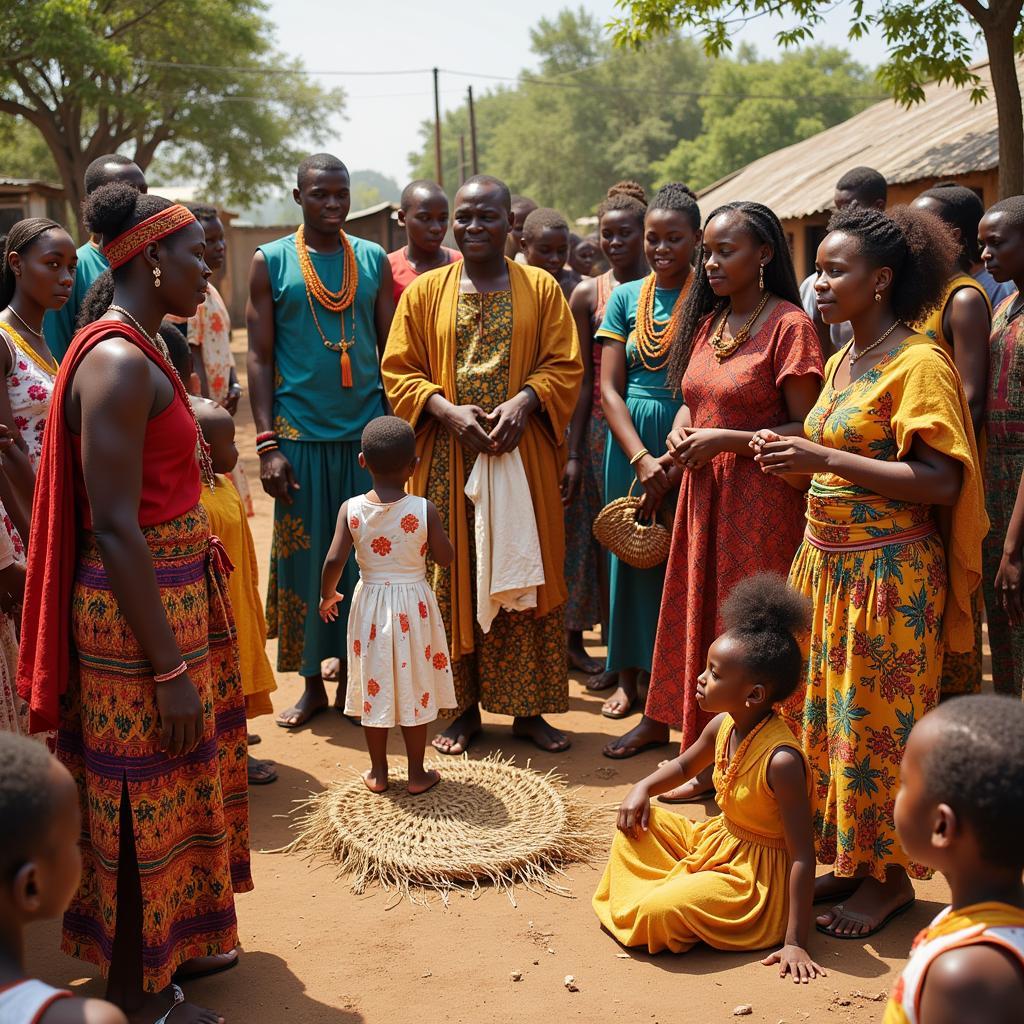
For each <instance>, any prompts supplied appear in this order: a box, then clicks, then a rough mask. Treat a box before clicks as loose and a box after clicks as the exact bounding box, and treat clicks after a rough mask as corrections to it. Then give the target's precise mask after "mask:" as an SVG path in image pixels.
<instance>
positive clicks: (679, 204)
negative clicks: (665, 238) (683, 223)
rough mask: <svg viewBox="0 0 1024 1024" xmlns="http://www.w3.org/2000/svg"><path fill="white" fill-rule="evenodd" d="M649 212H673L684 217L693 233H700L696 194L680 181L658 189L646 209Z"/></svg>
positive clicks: (671, 182)
mask: <svg viewBox="0 0 1024 1024" xmlns="http://www.w3.org/2000/svg"><path fill="white" fill-rule="evenodd" d="M647 210H648V212H649V211H651V210H675V211H676V213H681V214H683V216H685V217H686V218H687V219H688V220H689V221H690V224H691V225H692V226H693V230H694V231H700V207H699V206H698V205H697V193H696V192H694V191H693V189H692V188H690V187H689V185H684V184H683V183H682V182H681V181H670V182H669V183H668V184H667V185H662V187H661V188H660V189H658V193H657V195H655V197H654V198H653V199H652V200H651V202H650V204H649V205H648V207H647Z"/></svg>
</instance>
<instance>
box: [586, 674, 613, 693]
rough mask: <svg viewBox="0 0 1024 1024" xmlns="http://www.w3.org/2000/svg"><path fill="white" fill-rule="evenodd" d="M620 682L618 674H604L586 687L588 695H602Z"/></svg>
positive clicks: (596, 677) (592, 680)
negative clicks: (602, 692)
mask: <svg viewBox="0 0 1024 1024" xmlns="http://www.w3.org/2000/svg"><path fill="white" fill-rule="evenodd" d="M618 681H619V673H618V672H602V673H601V674H600V675H599V676H595V677H594V678H593V679H591V680H590V681H589V682H587V684H586V685H585V686H584V689H585V690H586V691H587V693H600V692H601V691H602V690H607V689H608V688H609V687H611V686H614V685H615V684H616V683H617V682H618Z"/></svg>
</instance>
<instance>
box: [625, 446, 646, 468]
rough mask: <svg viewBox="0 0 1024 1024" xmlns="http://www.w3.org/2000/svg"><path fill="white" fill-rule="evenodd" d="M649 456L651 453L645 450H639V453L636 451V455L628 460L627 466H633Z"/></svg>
mask: <svg viewBox="0 0 1024 1024" xmlns="http://www.w3.org/2000/svg"><path fill="white" fill-rule="evenodd" d="M650 454H651V453H650V452H649V451H648V450H647V449H646V448H641V449H640V451H638V452H637V453H636V455H634V456H633V458H631V459H630V460H629V464H630V465H631V466H635V465H636V464H637V463H638V462H639V461H640V460H641V459H642V458H643V457H644V456H645V455H650Z"/></svg>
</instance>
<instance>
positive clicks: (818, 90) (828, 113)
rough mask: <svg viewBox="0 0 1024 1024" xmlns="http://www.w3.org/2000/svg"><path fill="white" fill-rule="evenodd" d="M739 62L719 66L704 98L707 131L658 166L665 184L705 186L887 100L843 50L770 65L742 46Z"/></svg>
mask: <svg viewBox="0 0 1024 1024" xmlns="http://www.w3.org/2000/svg"><path fill="white" fill-rule="evenodd" d="M737 56H738V59H737V60H735V61H732V60H717V61H715V62H714V63H713V64H712V65H711V69H710V72H709V74H708V76H707V78H706V79H705V83H706V87H707V91H708V95H706V96H704V97H702V98H701V100H700V106H701V110H702V111H703V114H704V121H703V124H704V128H703V130H702V131H701V133H700V134H699V135H698V136H697V137H696V138H693V139H682V140H680V142H679V143H678V144H677V145H676V146H675V148H674V149H672V151H671V152H670V153H669V154H668V155H667V156H666V157H665V158H664V159H662V160H660V161H658V162H657V163H656V164H655V171H656V173H657V175H658V177H659V179H660V181H661V182H665V181H685V182H687V184H689V185H690V186H691V187H692V188H695V189H697V188H703V187H705V186H706V185H710V184H711V183H712V182H714V181H717V180H718V179H719V178H722V177H724V176H725V175H726V174H729V173H730V172H731V171H734V170H736V169H737V168H739V167H743V166H744V165H745V164H748V163H750V162H751V161H752V160H756V159H757V158H758V157H760V156H764V155H765V154H766V153H770V152H772V151H773V150H776V149H781V148H782V147H784V146H788V145H790V144H792V143H794V142H799V141H800V140H801V139H805V138H808V137H809V136H811V135H815V134H817V133H818V132H820V131H823V130H824V129H826V128H828V127H830V126H831V125H834V124H838V123H839V122H840V121H845V120H846V119H847V118H849V117H852V116H853V115H854V114H856V113H858V112H859V111H860V110H863V109H864V108H865V107H866V106H869V105H870V104H871V103H872V102H874V101H875V100H877V99H879V98H881V94H880V93H879V91H878V87H877V85H876V84H875V82H874V78H873V76H872V75H871V74H870V73H869V72H868V71H867V70H866V69H865V68H863V67H862V66H861V65H859V64H856V63H854V62H853V61H852V60H850V58H849V56H848V55H847V53H846V52H845V51H843V50H837V49H827V48H823V47H811V48H808V49H805V50H801V51H799V52H798V53H789V54H786V55H784V56H783V57H782V59H781V60H778V61H769V60H758V59H757V58H756V56H755V55H754V54H753V52H752V51H750V50H749V49H748V48H741V50H740V51H739V53H738V55H737ZM744 97H746V98H744ZM764 97H770V98H767V99H766V98H764Z"/></svg>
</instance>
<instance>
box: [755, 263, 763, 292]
mask: <svg viewBox="0 0 1024 1024" xmlns="http://www.w3.org/2000/svg"><path fill="white" fill-rule="evenodd" d="M757 286H758V288H760V289H761V291H764V264H763V263H762V264H761V266H760V268H759V272H758V276H757Z"/></svg>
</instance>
